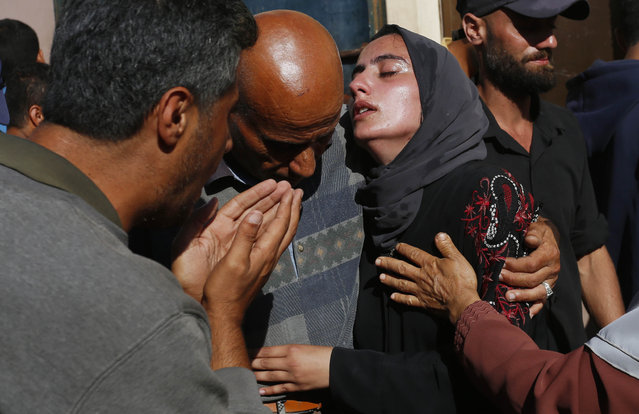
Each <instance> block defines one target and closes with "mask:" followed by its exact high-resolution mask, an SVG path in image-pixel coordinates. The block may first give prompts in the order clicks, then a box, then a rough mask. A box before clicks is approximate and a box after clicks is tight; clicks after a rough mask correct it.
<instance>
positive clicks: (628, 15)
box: [610, 0, 639, 46]
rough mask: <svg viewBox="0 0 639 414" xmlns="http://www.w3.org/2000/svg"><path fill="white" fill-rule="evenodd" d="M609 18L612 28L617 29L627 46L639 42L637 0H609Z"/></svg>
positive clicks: (638, 7) (638, 9)
mask: <svg viewBox="0 0 639 414" xmlns="http://www.w3.org/2000/svg"><path fill="white" fill-rule="evenodd" d="M610 18H611V23H612V28H613V29H618V30H619V32H620V33H621V35H622V36H623V38H624V40H625V41H626V43H627V46H632V45H634V44H636V43H638V42H639V2H637V0H610Z"/></svg>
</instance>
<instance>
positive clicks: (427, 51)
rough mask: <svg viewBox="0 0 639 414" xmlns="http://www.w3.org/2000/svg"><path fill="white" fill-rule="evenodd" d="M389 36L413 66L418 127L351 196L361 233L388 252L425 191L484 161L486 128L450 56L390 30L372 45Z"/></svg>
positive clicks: (409, 35)
mask: <svg viewBox="0 0 639 414" xmlns="http://www.w3.org/2000/svg"><path fill="white" fill-rule="evenodd" d="M393 33H397V34H399V35H401V36H402V38H403V39H404V43H405V44H406V48H407V49H408V53H409V55H410V58H411V61H412V64H413V71H414V73H415V77H416V79H417V84H418V85H419V96H420V101H421V106H422V124H421V126H420V127H419V129H418V130H417V132H416V133H415V135H414V136H413V137H412V138H411V140H410V141H409V142H408V144H407V145H406V147H404V149H403V150H402V151H401V152H400V153H399V154H398V155H397V157H396V158H395V159H394V160H393V161H391V162H390V163H389V164H387V165H382V166H373V167H372V168H365V167H364V169H363V170H362V171H361V172H362V173H363V174H364V175H365V177H366V185H365V186H364V187H363V188H361V189H360V190H359V191H358V192H357V195H356V201H357V203H358V204H361V205H362V208H363V210H364V217H365V219H366V226H367V227H366V231H367V232H369V234H370V235H371V236H372V240H373V243H374V244H375V246H376V247H377V248H379V249H380V250H389V249H391V248H393V247H394V246H395V244H396V243H397V239H398V237H399V236H400V235H401V234H402V233H403V232H404V231H405V230H406V229H407V228H408V227H409V226H410V225H411V223H412V222H413V220H414V219H415V217H416V215H417V212H418V210H419V207H420V204H421V201H422V193H423V188H424V187H425V186H427V185H428V184H430V183H432V182H434V181H435V180H437V179H439V178H441V177H443V176H444V175H446V174H448V173H449V172H451V171H452V170H453V169H455V168H457V167H459V166H460V165H462V164H465V163H467V162H469V161H472V160H480V159H484V158H485V157H486V147H485V145H484V142H483V140H482V137H483V135H484V132H485V131H486V129H487V128H488V119H487V118H486V115H485V114H484V111H483V109H482V105H481V102H480V100H479V94H478V92H477V88H476V87H475V85H474V84H473V83H472V82H471V81H470V79H469V78H468V77H467V76H466V74H465V73H464V72H463V71H462V69H461V67H460V66H459V64H458V62H457V60H456V59H455V57H454V56H453V55H452V54H450V52H448V50H446V49H445V48H444V47H442V46H440V45H439V44H437V43H435V42H433V41H432V40H429V39H427V38H425V37H423V36H420V35H418V34H416V33H413V32H410V31H408V30H406V29H403V28H401V27H399V26H396V25H387V26H384V27H383V28H382V29H381V30H380V31H379V32H378V33H377V34H376V35H375V36H374V37H373V40H374V39H376V38H379V37H381V36H384V35H387V34H393ZM359 151H362V150H359ZM360 155H361V154H360ZM366 158H367V159H369V160H370V157H368V156H366ZM351 161H352V160H351ZM369 166H370V164H369ZM353 167H354V168H357V167H355V166H353ZM360 168H361V167H360Z"/></svg>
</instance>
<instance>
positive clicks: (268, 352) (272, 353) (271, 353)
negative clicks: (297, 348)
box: [251, 345, 288, 359]
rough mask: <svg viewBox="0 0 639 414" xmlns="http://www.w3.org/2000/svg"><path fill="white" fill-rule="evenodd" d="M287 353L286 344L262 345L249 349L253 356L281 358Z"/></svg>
mask: <svg viewBox="0 0 639 414" xmlns="http://www.w3.org/2000/svg"><path fill="white" fill-rule="evenodd" d="M287 354H288V345H275V346H264V347H262V348H259V349H255V350H252V351H251V355H252V356H253V358H255V359H257V358H281V357H285V356H286V355H287Z"/></svg>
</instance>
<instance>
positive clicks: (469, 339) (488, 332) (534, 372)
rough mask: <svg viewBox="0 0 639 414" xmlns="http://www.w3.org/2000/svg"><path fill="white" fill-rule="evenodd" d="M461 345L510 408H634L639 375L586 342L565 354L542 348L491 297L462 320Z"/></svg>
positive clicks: (482, 381)
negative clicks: (600, 354)
mask: <svg viewBox="0 0 639 414" xmlns="http://www.w3.org/2000/svg"><path fill="white" fill-rule="evenodd" d="M455 348H456V349H457V351H458V352H459V353H460V356H461V358H462V363H463V365H464V368H465V370H466V372H467V374H468V375H469V376H470V377H471V379H472V381H474V382H475V383H476V384H477V386H478V387H479V388H480V389H481V390H483V391H484V392H486V393H487V395H490V396H491V398H493V399H494V401H495V402H496V403H497V404H498V405H499V406H500V407H502V409H503V410H504V411H505V412H525V413H544V414H547V413H559V412H574V413H601V412H609V413H630V412H636V410H637V407H639V380H637V379H636V378H633V377H631V376H629V375H627V374H626V373H624V372H622V371H619V370H617V369H615V368H614V367H612V366H611V365H609V364H608V363H606V362H605V361H604V360H602V359H600V358H599V357H597V356H596V355H594V354H592V353H591V352H590V351H589V350H588V349H587V348H584V347H581V348H579V349H576V350H575V351H573V352H571V353H569V354H567V355H564V354H560V353H557V352H552V351H544V350H540V349H539V348H538V347H537V345H535V343H534V342H533V341H532V340H531V339H530V338H529V337H528V336H527V335H526V334H525V333H523V332H522V331H521V330H519V329H517V328H516V327H514V326H512V325H511V324H509V323H508V321H507V320H506V318H504V317H503V316H502V315H500V314H498V313H497V312H496V311H495V310H494V309H493V308H492V307H491V306H490V305H488V304H487V303H486V302H482V301H480V302H475V303H474V304H472V305H470V306H469V307H468V308H466V310H465V311H464V313H463V314H462V316H461V318H460V319H459V321H458V323H457V329H456V333H455Z"/></svg>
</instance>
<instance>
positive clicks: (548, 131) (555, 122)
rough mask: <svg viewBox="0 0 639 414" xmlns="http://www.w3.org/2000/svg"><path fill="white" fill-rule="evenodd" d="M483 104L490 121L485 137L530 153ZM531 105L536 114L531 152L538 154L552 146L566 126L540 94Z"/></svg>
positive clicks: (506, 147) (504, 145)
mask: <svg viewBox="0 0 639 414" xmlns="http://www.w3.org/2000/svg"><path fill="white" fill-rule="evenodd" d="M481 104H482V106H483V108H484V112H485V113H486V116H487V117H488V121H489V126H488V130H487V131H486V133H485V134H484V138H485V139H494V140H495V141H496V142H498V143H499V145H500V146H501V147H502V148H504V149H508V150H510V151H513V152H516V153H521V154H525V155H529V154H528V152H527V151H526V150H525V149H524V148H523V147H522V146H521V145H519V143H518V142H517V141H516V140H515V139H514V138H513V137H511V136H510V135H509V134H508V133H507V132H506V131H504V130H503V129H501V128H500V126H499V124H498V123H497V120H496V119H495V116H494V115H493V114H492V112H491V111H490V109H489V108H488V106H487V105H486V103H485V102H484V101H483V100H482V101H481ZM531 106H532V111H533V112H534V113H535V116H534V117H533V118H534V120H533V123H534V125H533V143H532V146H531V153H532V154H536V153H539V152H543V150H544V149H545V148H547V147H549V146H551V145H552V142H553V140H554V139H556V138H558V137H560V136H561V135H563V134H564V132H565V128H564V127H563V126H562V123H561V120H559V119H557V117H556V116H555V115H554V111H553V110H552V107H551V106H550V104H549V103H547V102H545V101H543V100H541V99H540V98H539V96H537V95H535V96H533V101H532V105H531Z"/></svg>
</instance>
